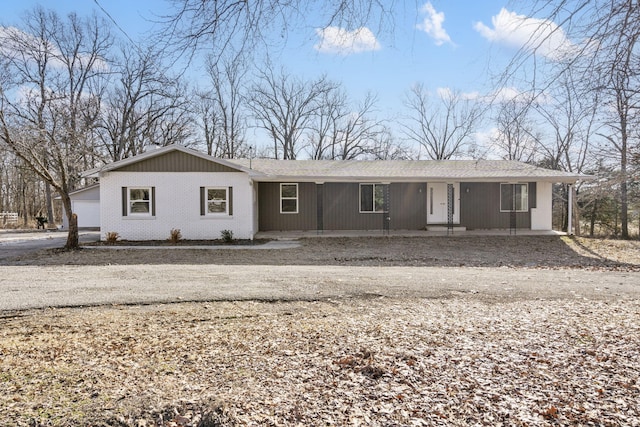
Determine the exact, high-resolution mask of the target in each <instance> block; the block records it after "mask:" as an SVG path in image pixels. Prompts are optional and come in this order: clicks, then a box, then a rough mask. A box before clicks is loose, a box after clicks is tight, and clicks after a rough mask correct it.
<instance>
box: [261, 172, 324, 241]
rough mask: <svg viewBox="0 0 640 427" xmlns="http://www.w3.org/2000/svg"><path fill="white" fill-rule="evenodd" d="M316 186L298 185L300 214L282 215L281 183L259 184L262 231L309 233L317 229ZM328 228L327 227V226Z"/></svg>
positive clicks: (306, 183)
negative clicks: (308, 231)
mask: <svg viewBox="0 0 640 427" xmlns="http://www.w3.org/2000/svg"><path fill="white" fill-rule="evenodd" d="M316 203H317V196H316V184H315V183H313V182H300V183H298V213H295V214H294V213H284V214H282V213H280V183H279V182H260V183H258V212H259V214H258V215H259V224H258V226H259V229H260V231H294V230H295V231H298V230H299V231H307V230H315V229H316V220H317V215H318V214H317V209H316ZM325 227H326V226H325Z"/></svg>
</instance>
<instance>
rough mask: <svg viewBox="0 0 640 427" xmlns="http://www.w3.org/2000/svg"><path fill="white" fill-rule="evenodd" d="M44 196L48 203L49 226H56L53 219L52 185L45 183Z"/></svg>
mask: <svg viewBox="0 0 640 427" xmlns="http://www.w3.org/2000/svg"><path fill="white" fill-rule="evenodd" d="M44 194H45V199H46V202H47V224H48V225H49V227H52V226H53V225H54V224H55V219H54V218H53V199H52V198H51V185H49V183H48V182H45V183H44ZM45 228H48V227H45Z"/></svg>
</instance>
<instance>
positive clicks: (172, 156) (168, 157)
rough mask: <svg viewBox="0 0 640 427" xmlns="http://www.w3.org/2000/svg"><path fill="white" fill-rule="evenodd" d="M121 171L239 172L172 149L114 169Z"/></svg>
mask: <svg viewBox="0 0 640 427" xmlns="http://www.w3.org/2000/svg"><path fill="white" fill-rule="evenodd" d="M114 170H117V171H121V172H239V170H238V169H234V168H230V167H228V166H225V165H221V164H220V163H217V162H215V161H214V160H213V158H212V159H211V160H208V159H203V158H202V157H198V156H194V155H192V154H187V153H182V152H179V151H172V152H169V153H165V154H161V155H158V156H155V157H151V158H149V159H146V160H142V161H139V162H136V163H132V164H129V165H125V166H122V167H120V168H118V169H114Z"/></svg>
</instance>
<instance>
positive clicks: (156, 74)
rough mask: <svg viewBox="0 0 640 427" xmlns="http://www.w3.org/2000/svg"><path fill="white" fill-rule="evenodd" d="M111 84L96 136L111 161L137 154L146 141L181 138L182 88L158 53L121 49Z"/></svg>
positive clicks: (184, 133) (185, 122)
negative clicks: (99, 131)
mask: <svg viewBox="0 0 640 427" xmlns="http://www.w3.org/2000/svg"><path fill="white" fill-rule="evenodd" d="M112 77H113V78H114V80H115V82H113V84H112V85H111V88H110V90H109V92H108V93H107V97H106V100H105V105H106V107H105V111H104V114H103V115H102V132H101V137H102V140H103V144H104V147H105V149H106V150H107V152H108V154H109V158H110V160H112V161H117V160H120V159H123V158H126V157H130V156H135V155H136V154H139V153H141V152H142V151H143V150H144V148H145V146H146V145H151V144H156V145H162V146H164V145H170V144H175V143H181V142H184V141H185V140H186V139H187V138H188V136H189V134H190V129H189V122H190V118H189V114H188V108H187V104H188V103H187V99H186V96H185V94H186V88H185V87H184V85H183V84H182V83H181V79H180V77H179V76H169V75H168V74H167V72H166V67H165V66H164V65H163V64H162V55H161V52H159V51H157V50H156V49H154V48H146V49H144V50H143V49H142V48H137V49H131V48H130V47H122V48H121V57H120V59H119V64H118V65H117V66H116V67H114V70H113V75H112Z"/></svg>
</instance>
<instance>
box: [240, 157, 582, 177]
mask: <svg viewBox="0 0 640 427" xmlns="http://www.w3.org/2000/svg"><path fill="white" fill-rule="evenodd" d="M227 161H228V162H229V163H233V164H236V165H238V166H241V167H243V168H246V169H249V168H250V169H251V170H252V171H253V172H254V173H256V175H254V176H253V178H254V179H255V180H256V181H279V180H297V181H314V180H315V181H345V180H347V181H348V180H359V181H362V180H371V181H385V180H388V181H411V180H432V181H433V180H451V181H459V180H464V181H507V180H509V181H512V180H517V181H552V182H574V181H576V180H577V179H584V178H589V177H588V176H585V175H578V174H573V173H567V172H561V171H555V170H550V169H544V168H539V167H536V166H533V165H529V164H526V163H521V162H516V161H507V160H371V161H367V160H271V159H253V160H251V162H250V161H249V160H248V159H235V160H227Z"/></svg>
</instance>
